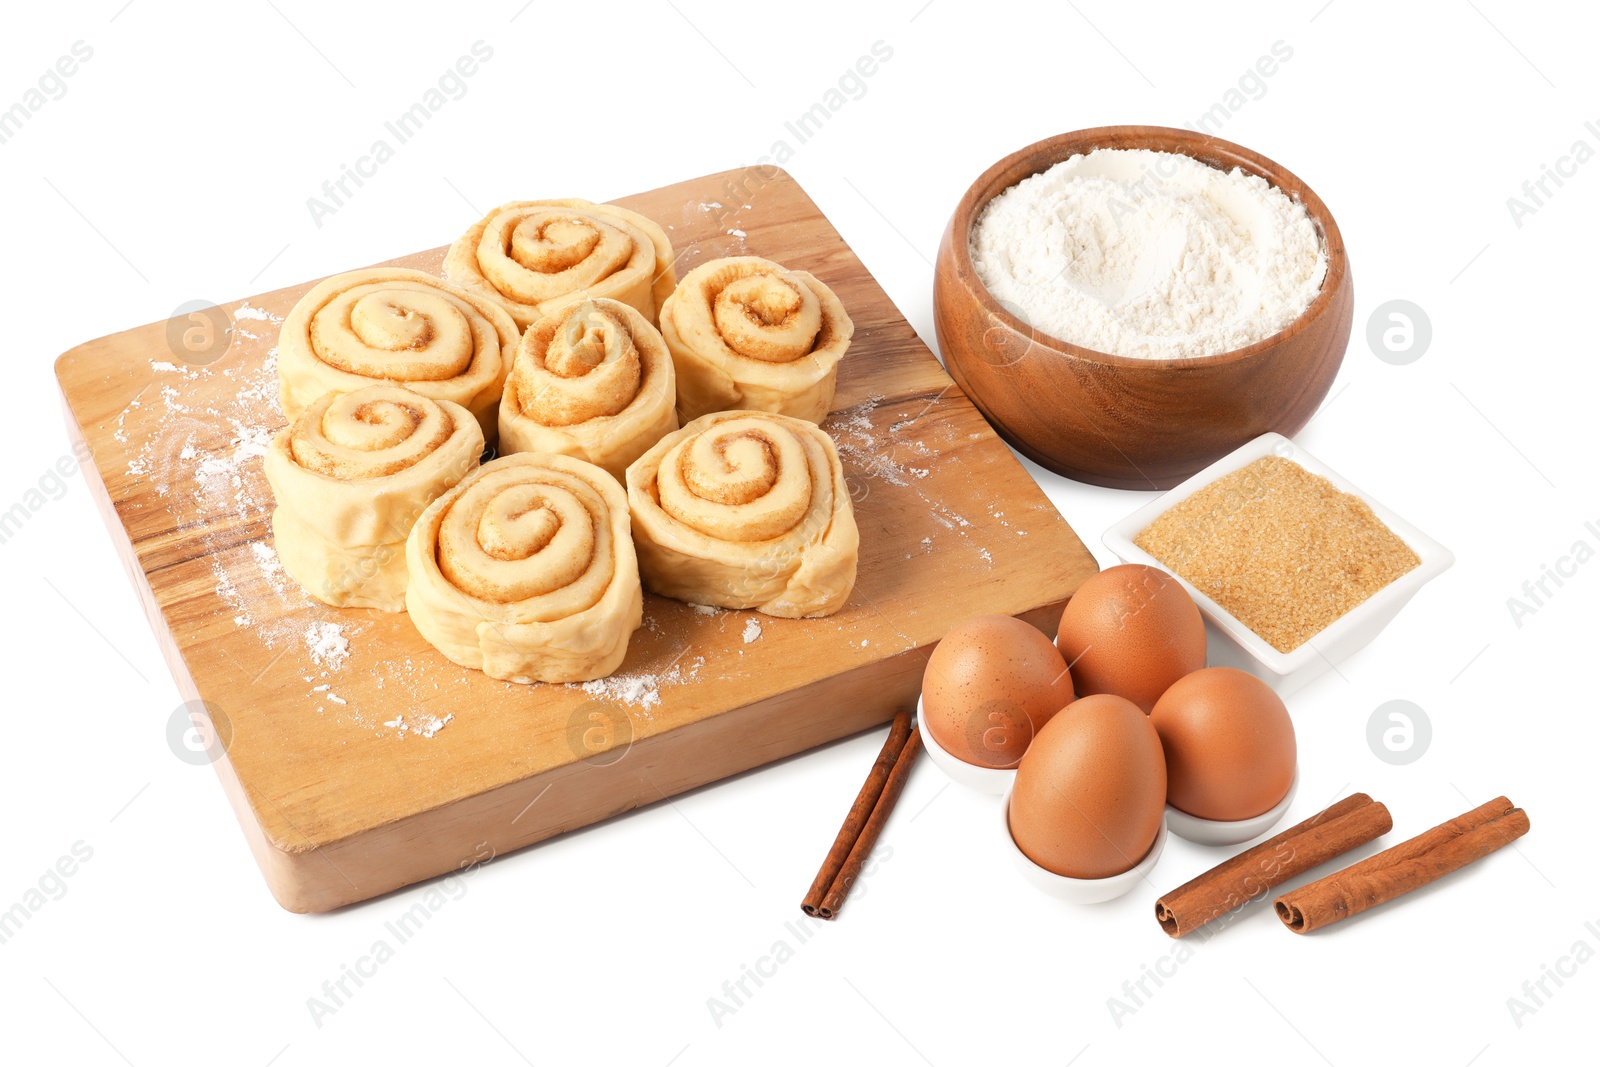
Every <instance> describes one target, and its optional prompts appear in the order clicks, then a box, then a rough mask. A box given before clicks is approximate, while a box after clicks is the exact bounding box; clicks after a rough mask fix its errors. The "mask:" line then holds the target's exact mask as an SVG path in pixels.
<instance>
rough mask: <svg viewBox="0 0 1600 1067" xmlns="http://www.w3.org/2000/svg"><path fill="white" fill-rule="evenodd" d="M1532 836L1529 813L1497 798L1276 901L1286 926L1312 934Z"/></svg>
mask: <svg viewBox="0 0 1600 1067" xmlns="http://www.w3.org/2000/svg"><path fill="white" fill-rule="evenodd" d="M1527 832H1528V814H1527V812H1525V811H1523V810H1522V809H1521V808H1519V807H1517V806H1516V805H1514V804H1512V803H1511V801H1509V800H1507V799H1506V798H1505V797H1496V798H1495V799H1493V800H1491V801H1489V802H1488V803H1487V804H1483V805H1480V806H1479V807H1476V808H1473V809H1472V810H1471V811H1469V812H1467V813H1466V814H1465V815H1462V816H1459V817H1458V818H1455V819H1451V820H1450V821H1449V822H1446V823H1441V824H1440V825H1438V826H1435V827H1434V828H1433V829H1431V830H1429V831H1428V832H1427V833H1424V834H1419V835H1417V836H1416V837H1413V838H1412V839H1411V840H1409V841H1404V842H1402V843H1400V844H1398V845H1396V846H1394V847H1393V848H1390V849H1385V850H1384V851H1382V852H1380V853H1378V854H1377V855H1376V856H1371V857H1368V858H1367V859H1364V860H1362V861H1361V862H1360V863H1355V864H1352V865H1350V866H1349V867H1346V868H1345V869H1344V870H1342V871H1336V872H1334V873H1333V874H1330V875H1328V877H1326V878H1323V879H1320V880H1318V881H1315V882H1312V883H1310V884H1309V885H1303V886H1301V887H1300V888H1298V889H1295V890H1292V891H1291V892H1288V893H1285V894H1284V895H1283V896H1281V897H1279V898H1278V899H1277V900H1276V901H1274V902H1273V907H1274V909H1275V910H1276V911H1277V913H1278V918H1280V919H1282V920H1283V925H1285V926H1287V927H1288V928H1289V929H1291V930H1293V931H1294V932H1295V933H1297V934H1305V933H1310V932H1311V931H1312V930H1317V929H1320V928H1321V927H1324V926H1327V925H1328V924H1330V923H1336V922H1338V921H1339V920H1340V919H1346V918H1349V917H1350V916H1352V915H1358V914H1360V913H1361V912H1363V911H1366V910H1367V909H1368V908H1372V907H1376V906H1377V905H1379V904H1383V903H1385V902H1387V901H1390V900H1393V899H1394V898H1396V897H1399V896H1403V895H1405V894H1406V893H1409V892H1411V891H1412V890H1413V889H1420V888H1421V887H1423V886H1425V885H1427V884H1428V883H1429V882H1432V881H1435V880H1437V879H1439V878H1442V877H1444V876H1445V875H1447V874H1449V873H1450V872H1451V871H1455V870H1459V869H1460V868H1462V867H1465V866H1466V865H1467V864H1469V863H1471V862H1473V861H1474V860H1479V859H1482V858H1483V857H1484V856H1487V855H1488V854H1489V853H1491V852H1494V851H1495V850H1497V849H1500V848H1503V847H1505V846H1506V845H1509V844H1510V843H1511V842H1513V841H1515V840H1516V839H1517V838H1519V837H1521V836H1522V835H1523V834H1525V833H1527Z"/></svg>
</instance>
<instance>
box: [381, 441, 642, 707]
mask: <svg viewBox="0 0 1600 1067" xmlns="http://www.w3.org/2000/svg"><path fill="white" fill-rule="evenodd" d="M406 558H407V561H408V563H409V571H410V577H409V583H408V585H407V587H406V607H407V610H408V611H410V613H411V619H412V621H413V622H414V623H415V624H416V627H417V629H418V631H419V632H421V634H422V636H423V637H425V638H427V640H428V642H429V643H430V644H432V645H433V646H434V647H435V648H437V649H438V650H439V651H440V652H442V653H443V654H444V655H445V656H446V657H448V658H449V659H451V660H453V661H454V662H456V663H459V664H461V665H462V666H464V667H472V668H474V669H477V670H481V671H483V672H485V673H486V674H488V675H490V676H491V677H494V678H500V679H504V680H508V681H513V682H530V681H542V682H576V681H589V680H592V679H595V678H600V677H604V676H605V675H607V674H610V673H611V672H612V671H614V670H616V669H617V667H618V666H620V665H621V663H622V659H623V657H624V656H625V655H626V653H627V649H628V637H629V635H630V634H632V633H633V631H634V630H635V629H636V628H637V627H638V626H639V624H640V622H641V621H642V619H643V613H642V612H643V598H642V594H641V591H640V586H639V570H638V564H637V562H636V560H635V557H634V552H633V543H632V539H631V537H630V535H629V528H628V511H627V498H626V496H625V495H624V494H623V492H622V488H621V486H619V485H618V484H617V482H616V480H615V479H614V478H612V477H611V476H610V475H609V474H607V473H606V472H605V471H603V470H601V469H600V468H599V467H596V466H595V465H594V464H591V463H586V462H584V461H582V460H578V459H572V458H571V457H568V456H558V455H550V454H545V453H532V452H523V453H518V454H516V455H511V456H504V457H501V458H500V459H497V460H494V461H493V462H490V463H486V464H484V465H483V466H482V467H480V468H478V470H477V471H475V472H473V474H471V475H469V476H468V477H467V478H465V479H463V480H462V482H461V484H459V485H458V486H456V487H455V488H454V489H452V490H451V491H450V492H448V493H446V494H445V495H444V496H442V497H440V498H439V499H438V500H437V501H435V502H434V504H433V505H432V506H431V507H429V508H428V510H427V511H426V512H424V513H423V515H422V517H421V518H420V519H418V520H417V524H416V526H415V527H413V529H412V531H411V537H410V539H409V541H408V542H407V545H406Z"/></svg>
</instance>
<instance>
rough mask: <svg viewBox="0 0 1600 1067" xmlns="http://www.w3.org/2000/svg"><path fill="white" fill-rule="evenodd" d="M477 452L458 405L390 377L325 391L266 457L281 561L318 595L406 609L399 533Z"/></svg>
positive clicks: (476, 431) (474, 431)
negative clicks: (352, 388)
mask: <svg viewBox="0 0 1600 1067" xmlns="http://www.w3.org/2000/svg"><path fill="white" fill-rule="evenodd" d="M482 452H483V431H482V430H481V429H480V428H479V427H478V421H477V420H476V419H474V418H473V417H472V413H471V412H469V411H468V410H467V409H466V408H464V407H462V406H461V405H459V404H454V403H451V402H450V401H448V400H430V399H429V398H427V397H425V396H421V395H419V394H417V393H414V392H412V391H411V390H409V389H405V388H403V387H401V386H398V385H390V384H383V385H370V386H368V387H366V388H365V389H359V390H357V391H356V392H354V393H325V394H323V395H322V396H321V397H320V398H318V399H317V400H316V401H314V402H313V403H312V404H311V406H310V407H308V408H306V410H305V411H304V412H302V413H301V415H300V417H299V418H298V419H296V420H295V421H294V422H293V423H292V424H290V425H289V426H286V427H284V428H283V429H282V430H280V431H278V434H277V436H276V437H274V438H273V440H272V447H271V448H270V449H268V451H267V456H266V459H265V461H264V466H265V468H266V475H267V481H268V483H270V484H271V486H272V493H273V496H274V497H275V498H276V500H277V508H276V509H275V510H274V511H273V513H272V534H273V540H274V543H275V544H276V546H277V551H278V558H279V559H280V560H282V561H283V569H284V570H285V571H286V572H288V574H289V576H290V577H291V578H293V579H294V580H295V581H297V582H299V583H300V584H301V585H302V586H303V587H304V588H305V590H306V592H308V593H310V594H311V595H312V596H314V597H316V598H317V599H318V600H320V601H322V602H323V603H325V604H332V605H333V606H334V607H357V608H380V609H382V610H384V611H404V610H405V593H406V551H405V550H406V536H407V535H408V534H409V533H410V532H411V526H412V524H413V523H414V522H416V519H417V516H418V515H421V514H422V512H423V510H424V509H426V508H427V506H428V505H429V504H431V503H433V501H434V500H435V499H437V498H438V497H439V495H440V494H442V493H443V492H444V491H445V490H447V489H449V488H450V487H451V486H453V485H455V484H456V483H457V482H459V481H460V480H461V479H462V478H463V477H465V476H466V474H467V472H469V471H471V470H472V469H473V468H474V467H476V466H477V465H478V456H479V455H480V454H482Z"/></svg>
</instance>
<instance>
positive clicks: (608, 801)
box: [223, 600, 1066, 914]
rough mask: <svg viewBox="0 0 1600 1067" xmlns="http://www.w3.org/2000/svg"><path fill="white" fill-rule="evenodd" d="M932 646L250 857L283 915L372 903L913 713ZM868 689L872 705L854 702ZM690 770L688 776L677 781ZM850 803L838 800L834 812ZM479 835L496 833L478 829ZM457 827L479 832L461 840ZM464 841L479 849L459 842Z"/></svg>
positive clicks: (228, 784) (1040, 615) (226, 778)
mask: <svg viewBox="0 0 1600 1067" xmlns="http://www.w3.org/2000/svg"><path fill="white" fill-rule="evenodd" d="M1065 606H1066V602H1065V601H1064V600H1063V601H1057V602H1053V603H1050V604H1045V605H1042V606H1040V607H1037V608H1034V609H1032V610H1031V611H1028V612H1025V613H1023V614H1022V615H1019V616H1018V617H1019V618H1021V619H1023V620H1024V621H1026V622H1028V623H1030V624H1032V625H1033V626H1035V627H1037V628H1038V629H1039V630H1041V631H1042V632H1045V633H1048V634H1053V633H1054V632H1055V627H1056V623H1057V622H1058V621H1059V620H1060V617H1061V612H1062V609H1063V608H1064V607H1065ZM933 647H934V646H933V645H927V646H923V647H920V648H915V649H907V650H906V651H904V652H901V653H900V654H899V655H897V656H892V657H889V658H887V659H883V660H879V661H877V662H876V663H873V664H869V665H865V666H863V667H860V668H858V669H857V670H854V671H849V672H846V673H844V674H839V675H835V676H833V677H832V678H827V679H823V680H820V681H817V682H813V683H812V684H810V685H807V686H804V687H801V688H800V689H796V690H793V691H791V692H788V693H784V694H781V695H779V696H776V697H772V698H769V699H767V700H762V701H756V702H754V703H751V704H746V705H743V706H741V707H738V708H733V709H730V710H729V711H725V712H723V713H721V714H719V715H715V716H712V717H711V718H708V719H704V720H701V721H700V722H697V723H693V724H689V725H686V726H682V727H679V728H678V729H675V730H670V731H667V732H665V733H661V734H655V735H652V736H651V737H649V738H646V739H644V740H641V741H640V742H638V743H637V744H634V745H631V746H627V747H625V748H623V749H622V751H621V753H620V754H619V755H615V756H614V757H613V752H614V751H615V750H613V752H607V753H603V754H601V755H600V756H597V757H596V758H595V761H594V762H592V763H589V764H583V763H579V764H569V765H567V766H564V767H559V768H555V769H553V770H550V771H546V772H543V773H540V774H535V775H530V776H529V777H527V778H523V779H520V780H518V781H516V782H512V783H508V784H506V785H503V786H500V787H498V788H496V789H492V790H489V791H487V792H484V793H480V794H477V795H475V796H471V797H466V798H463V799H461V800H458V801H455V802H453V803H451V804H448V805H443V806H441V807H438V808H434V809H430V810H429V811H425V812H420V813H418V814H416V815H412V816H409V817H407V818H405V819H400V820H397V821H396V822H394V823H391V824H389V825H387V826H383V827H378V828H374V829H371V830H366V831H363V832H361V833H358V834H354V835H351V836H350V837H348V838H345V839H343V840H341V841H337V842H333V843H331V844H325V845H321V846H318V847H313V848H298V849H283V848H277V847H274V846H272V845H271V844H270V843H268V842H263V843H264V844H265V845H266V847H267V849H268V852H269V853H270V854H269V855H268V856H266V857H265V858H263V857H262V856H261V855H260V853H258V855H257V859H258V862H260V864H261V868H262V873H263V874H264V875H265V876H266V879H267V883H268V888H269V889H270V890H271V892H272V895H273V897H274V899H275V900H277V902H278V904H279V905H280V906H282V907H283V908H284V909H285V910H287V911H290V912H294V913H297V914H306V913H318V912H327V911H333V910H336V909H338V908H342V907H345V906H347V905H351V904H356V903H360V902H362V901H367V900H371V899H373V898H375V897H379V896H383V895H385V894H388V893H392V892H394V891H396V890H399V889H403V888H405V887H406V886H409V885H414V884H416V883H418V882H423V881H427V880H428V879H430V878H435V877H439V876H441V875H447V874H450V873H451V872H453V871H457V870H460V869H462V868H463V867H465V866H467V865H469V864H479V863H482V862H485V860H484V857H485V856H486V855H487V856H492V857H499V856H504V855H506V854H508V853H511V852H515V851H518V850H520V849H523V848H527V847H528V846H530V845H535V844H538V843H539V842H542V841H546V840H549V839H550V838H553V837H556V836H558V835H560V834H562V833H565V832H567V831H569V830H576V829H580V828H582V827H586V826H592V825H595V824H597V823H601V822H604V821H606V820H608V819H612V818H615V817H617V816H619V815H622V814H625V813H626V812H629V811H633V810H635V809H639V808H645V807H649V806H651V805H653V804H658V803H661V802H664V801H666V800H669V799H670V798H672V797H674V796H677V795H678V794H680V793H684V792H687V791H689V790H692V789H697V788H699V787H700V786H704V785H709V784H712V783H714V782H717V781H721V780H723V779H725V778H729V777H731V776H733V775H736V774H740V773H743V772H745V771H749V770H754V769H756V768H758V767H761V766H764V765H766V764H769V763H772V762H774V761H776V760H780V759H784V758H785V757H788V756H793V755H796V754H798V753H801V752H804V751H807V750H808V749H812V748H815V747H817V746H819V745H824V744H827V743H829V742H832V741H837V740H839V739H841V738H844V737H849V736H851V735H852V734H856V733H860V732H861V731H863V730H867V729H870V728H872V727H874V726H878V725H881V724H882V723H885V722H887V721H889V719H891V718H892V717H893V716H894V714H895V712H896V711H897V710H899V709H900V708H902V707H905V708H910V707H912V706H913V705H915V703H916V698H917V694H918V692H919V691H920V690H921V686H922V672H923V666H924V664H925V663H926V661H927V656H928V655H929V654H931V652H932V650H933ZM863 691H866V692H871V693H873V694H874V697H873V698H872V699H871V700H867V701H862V700H860V699H859V694H860V693H861V692H863ZM802 704H804V705H807V706H809V707H811V708H813V709H814V708H818V707H822V708H827V709H828V714H827V715H826V716H825V717H821V718H819V717H818V716H816V715H815V714H814V713H813V715H812V718H811V721H810V723H809V724H808V729H807V730H806V731H804V732H803V733H799V734H785V733H783V732H781V724H782V722H783V721H784V715H783V713H784V710H785V708H786V707H788V706H790V705H795V706H798V705H802ZM691 748H694V749H699V750H700V755H699V758H698V759H685V758H684V754H685V753H686V752H687V751H688V750H689V749H691ZM706 752H714V753H717V754H718V758H716V759H706V758H705V756H704V753H706ZM603 760H611V762H605V763H602V762H601V761H603ZM224 762H225V761H224ZM685 767H692V768H694V769H693V771H692V772H690V773H683V768H685ZM223 784H224V787H225V788H226V789H228V790H229V792H230V793H236V792H237V791H238V790H239V785H238V779H237V778H234V777H232V776H231V772H230V773H228V774H224V775H223ZM240 799H242V798H240ZM847 801H848V798H841V800H840V804H841V809H842V807H843V806H844V805H845V803H846V802H847ZM238 806H239V804H238V802H237V800H236V802H235V807H236V809H237V808H238ZM486 826H487V827H494V828H497V830H490V831H484V830H483V829H481V828H482V827H486ZM461 827H479V828H480V829H477V830H474V831H472V832H470V833H467V834H463V833H461V832H460V828H461ZM256 836H257V837H259V836H260V830H259V828H257V829H256ZM463 837H473V838H476V839H477V840H474V841H463Z"/></svg>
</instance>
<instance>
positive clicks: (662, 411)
mask: <svg viewBox="0 0 1600 1067" xmlns="http://www.w3.org/2000/svg"><path fill="white" fill-rule="evenodd" d="M675 399H676V389H675V376H674V374H673V370H672V357H671V355H669V354H668V352H667V346H666V343H665V342H664V341H662V340H661V335H660V334H659V333H657V332H656V328H655V327H654V326H652V325H650V322H649V320H648V319H646V318H645V317H644V316H643V315H641V314H639V312H637V311H635V310H634V309H633V308H631V307H629V306H628V305H627V304H624V303H622V302H620V301H617V300H607V299H605V298H604V297H593V298H589V299H580V300H578V301H576V302H569V303H567V304H563V305H561V306H559V307H558V308H557V309H556V310H555V311H554V312H553V313H551V314H550V315H547V316H545V317H544V318H542V319H540V320H539V321H538V322H536V323H534V324H533V325H532V326H530V327H528V330H527V332H526V333H524V334H523V335H522V343H521V344H520V345H519V346H518V347H517V355H516V358H515V359H514V360H513V361H512V366H511V376H510V377H509V378H507V379H506V390H505V395H504V397H503V398H502V399H501V401H500V451H501V453H502V454H506V453H512V452H555V453H558V454H560V455H563V456H573V457H575V458H577V459H584V460H588V461H589V462H590V463H594V464H597V465H599V466H601V467H604V468H605V469H606V470H607V471H609V472H610V473H611V475H612V476H613V477H614V478H616V479H617V481H619V482H620V481H622V478H623V474H624V472H625V471H626V470H627V469H628V464H630V463H632V462H633V461H634V460H636V459H638V458H639V456H641V455H642V454H643V453H644V451H645V449H647V448H649V447H650V446H651V445H653V444H655V443H656V442H657V441H659V440H661V438H662V437H663V436H665V435H666V434H668V433H671V432H672V431H673V430H676V429H677V428H678V417H677V413H676V410H675V408H674V406H673V405H674V401H675Z"/></svg>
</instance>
